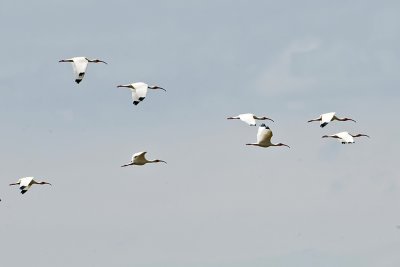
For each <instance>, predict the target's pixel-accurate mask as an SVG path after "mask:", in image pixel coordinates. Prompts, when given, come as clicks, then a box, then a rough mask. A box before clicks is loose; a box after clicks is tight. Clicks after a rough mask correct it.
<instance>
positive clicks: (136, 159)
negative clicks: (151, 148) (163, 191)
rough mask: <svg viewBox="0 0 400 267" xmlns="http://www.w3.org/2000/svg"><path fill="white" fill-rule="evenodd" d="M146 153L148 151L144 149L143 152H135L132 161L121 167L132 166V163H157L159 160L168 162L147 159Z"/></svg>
mask: <svg viewBox="0 0 400 267" xmlns="http://www.w3.org/2000/svg"><path fill="white" fill-rule="evenodd" d="M146 153H147V152H146V151H142V152H138V153H135V154H133V156H132V159H131V162H129V163H128V164H125V165H122V166H121V167H127V166H131V165H144V164H146V163H157V162H164V163H167V162H165V161H163V160H160V159H155V160H147V159H146V157H145V155H146Z"/></svg>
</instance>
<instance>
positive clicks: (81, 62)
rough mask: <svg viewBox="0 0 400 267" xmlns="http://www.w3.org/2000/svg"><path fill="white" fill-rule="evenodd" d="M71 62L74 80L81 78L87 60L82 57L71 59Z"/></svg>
mask: <svg viewBox="0 0 400 267" xmlns="http://www.w3.org/2000/svg"><path fill="white" fill-rule="evenodd" d="M72 61H73V62H72V67H73V69H74V74H75V77H76V79H78V78H83V75H85V72H86V68H87V65H88V61H87V59H86V58H84V57H75V58H73V59H72ZM82 73H83V74H82Z"/></svg>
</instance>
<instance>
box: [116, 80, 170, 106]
mask: <svg viewBox="0 0 400 267" xmlns="http://www.w3.org/2000/svg"><path fill="white" fill-rule="evenodd" d="M117 87H126V88H129V89H131V91H132V99H133V104H134V105H135V106H136V105H137V104H139V103H140V102H141V101H143V100H144V99H145V98H146V94H147V90H148V89H153V90H157V89H159V90H164V91H165V92H166V91H167V90H165V89H164V88H162V87H159V86H157V85H152V86H149V85H148V84H146V83H142V82H137V83H131V84H125V85H118V86H117Z"/></svg>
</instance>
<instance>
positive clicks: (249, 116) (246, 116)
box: [239, 113, 256, 125]
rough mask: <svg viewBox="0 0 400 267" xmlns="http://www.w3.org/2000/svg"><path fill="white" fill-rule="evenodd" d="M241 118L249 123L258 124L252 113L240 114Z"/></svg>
mask: <svg viewBox="0 0 400 267" xmlns="http://www.w3.org/2000/svg"><path fill="white" fill-rule="evenodd" d="M239 118H240V120H241V121H244V122H245V123H247V124H248V125H256V120H255V119H254V115H253V114H250V113H246V114H240V115H239Z"/></svg>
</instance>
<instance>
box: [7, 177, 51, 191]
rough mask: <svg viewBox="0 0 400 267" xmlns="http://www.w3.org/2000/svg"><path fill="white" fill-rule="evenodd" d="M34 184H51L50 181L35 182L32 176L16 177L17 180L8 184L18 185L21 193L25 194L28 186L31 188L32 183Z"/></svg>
mask: <svg viewBox="0 0 400 267" xmlns="http://www.w3.org/2000/svg"><path fill="white" fill-rule="evenodd" d="M34 184H41V185H43V184H48V185H51V184H50V183H47V182H37V181H35V180H34V178H33V177H23V178H20V179H18V181H17V182H16V183H12V184H10V185H19V189H20V190H21V194H25V193H26V192H27V191H28V190H29V188H31V186H32V185H34Z"/></svg>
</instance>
